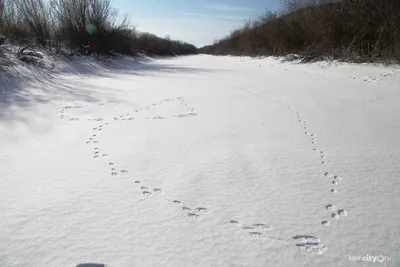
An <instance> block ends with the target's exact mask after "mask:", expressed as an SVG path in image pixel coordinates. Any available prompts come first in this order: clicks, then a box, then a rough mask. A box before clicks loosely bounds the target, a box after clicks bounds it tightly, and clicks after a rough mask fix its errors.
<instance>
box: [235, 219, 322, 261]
mask: <svg viewBox="0 0 400 267" xmlns="http://www.w3.org/2000/svg"><path fill="white" fill-rule="evenodd" d="M229 223H230V224H231V225H233V226H234V227H235V228H236V229H238V230H240V231H243V232H245V233H247V234H248V235H249V236H250V237H252V238H255V239H268V240H273V241H274V242H278V243H281V244H286V245H290V246H292V245H293V244H294V245H296V246H297V247H301V248H303V249H304V250H306V251H307V252H310V253H312V254H318V255H321V254H323V253H324V252H325V251H326V250H327V249H328V247H327V246H325V245H324V244H322V243H321V240H320V239H319V238H317V237H314V236H310V235H296V236H293V237H292V238H290V239H283V238H280V237H274V236H272V235H271V234H269V232H270V231H273V230H274V229H273V228H272V227H271V226H269V225H267V224H264V223H254V224H251V225H243V224H241V223H240V222H239V221H236V220H231V221H230V222H229ZM293 242H294V243H293Z"/></svg>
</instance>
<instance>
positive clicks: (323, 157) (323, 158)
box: [240, 88, 348, 254]
mask: <svg viewBox="0 0 400 267" xmlns="http://www.w3.org/2000/svg"><path fill="white" fill-rule="evenodd" d="M240 90H242V91H245V92H248V93H250V94H253V95H255V96H257V97H261V98H262V99H265V100H269V101H271V99H270V98H269V97H266V96H262V95H260V94H257V93H255V92H252V91H250V90H248V89H244V88H240ZM272 102H273V103H274V104H277V105H280V106H281V107H282V108H286V109H287V110H288V111H289V112H291V113H292V114H293V115H295V116H296V120H297V121H298V122H299V123H300V124H302V127H304V134H305V135H307V136H308V137H309V139H310V143H311V145H312V147H313V151H315V152H316V153H317V155H318V157H319V160H320V163H321V164H322V165H325V164H327V153H326V152H325V151H323V150H319V149H317V147H316V144H317V140H316V134H314V133H313V132H311V131H310V130H309V128H308V125H307V121H305V120H304V119H302V117H301V116H300V113H299V112H298V111H296V110H295V109H293V108H292V107H291V106H289V105H285V104H284V103H282V102H281V101H276V100H275V101H272ZM324 175H325V176H326V177H328V178H332V180H331V183H332V186H337V185H339V184H341V183H342V178H341V177H340V176H338V175H332V174H331V173H329V172H325V174H324ZM330 192H331V193H334V194H335V193H337V189H336V188H332V189H331V190H330ZM325 208H326V210H327V211H329V212H331V218H332V219H333V220H339V219H340V218H341V217H346V216H348V212H347V211H346V210H345V209H343V208H340V209H337V210H336V207H335V206H334V205H333V204H328V205H326V207H325ZM321 224H322V225H323V226H329V225H330V224H331V223H330V221H329V220H323V221H322V222H321ZM314 243H315V242H314ZM318 243H319V242H318ZM315 246H316V249H317V251H319V252H321V254H322V253H323V252H324V251H325V250H326V249H327V248H326V246H324V245H321V244H315ZM303 247H304V248H306V250H307V251H309V252H312V253H314V251H313V249H314V248H313V246H312V245H310V244H308V245H304V246H303ZM321 247H322V249H321ZM314 254H320V253H314Z"/></svg>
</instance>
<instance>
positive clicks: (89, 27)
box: [86, 24, 97, 35]
mask: <svg viewBox="0 0 400 267" xmlns="http://www.w3.org/2000/svg"><path fill="white" fill-rule="evenodd" d="M86 31H87V32H88V33H89V34H90V35H93V34H95V33H96V32H97V27H96V26H95V25H93V24H88V25H87V26H86Z"/></svg>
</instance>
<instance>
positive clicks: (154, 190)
mask: <svg viewBox="0 0 400 267" xmlns="http://www.w3.org/2000/svg"><path fill="white" fill-rule="evenodd" d="M153 192H154V193H159V194H161V193H162V190H161V189H160V188H153Z"/></svg>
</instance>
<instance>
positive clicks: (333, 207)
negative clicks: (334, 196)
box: [325, 204, 336, 211]
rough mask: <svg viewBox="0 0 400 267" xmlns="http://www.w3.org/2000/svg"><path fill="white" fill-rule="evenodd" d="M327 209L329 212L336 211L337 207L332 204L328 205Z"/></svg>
mask: <svg viewBox="0 0 400 267" xmlns="http://www.w3.org/2000/svg"><path fill="white" fill-rule="evenodd" d="M325 208H326V210H328V211H334V210H335V209H336V207H335V205H332V204H329V205H326V207H325Z"/></svg>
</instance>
